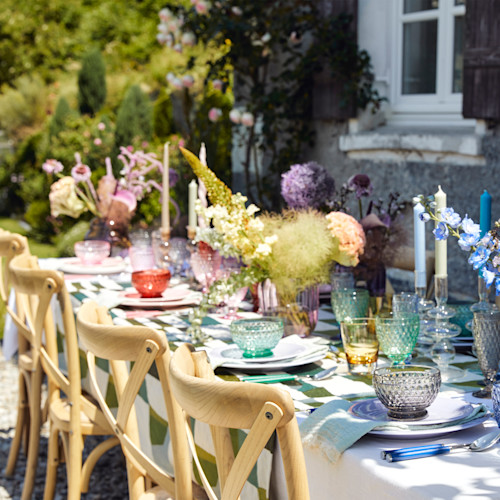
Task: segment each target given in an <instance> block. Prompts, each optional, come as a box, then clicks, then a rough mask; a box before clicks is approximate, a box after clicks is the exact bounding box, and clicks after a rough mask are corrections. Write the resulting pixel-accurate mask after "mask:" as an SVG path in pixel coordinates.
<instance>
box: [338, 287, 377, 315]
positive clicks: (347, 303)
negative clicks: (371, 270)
mask: <svg viewBox="0 0 500 500" xmlns="http://www.w3.org/2000/svg"><path fill="white" fill-rule="evenodd" d="M369 304H370V294H369V293H368V290H364V289H361V288H344V289H341V290H333V291H332V308H333V313H334V314H335V319H336V320H337V321H338V322H339V323H341V322H342V321H344V320H345V319H346V318H351V319H354V318H364V317H366V316H368V306H369Z"/></svg>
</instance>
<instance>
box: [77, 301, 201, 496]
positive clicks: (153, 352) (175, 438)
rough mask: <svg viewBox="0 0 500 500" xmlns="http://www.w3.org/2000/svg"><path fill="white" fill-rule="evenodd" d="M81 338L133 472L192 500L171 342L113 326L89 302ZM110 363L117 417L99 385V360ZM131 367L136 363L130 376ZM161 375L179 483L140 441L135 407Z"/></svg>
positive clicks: (81, 316) (81, 318) (80, 322)
mask: <svg viewBox="0 0 500 500" xmlns="http://www.w3.org/2000/svg"><path fill="white" fill-rule="evenodd" d="M77 329H78V335H79V338H80V340H81V342H82V344H83V345H84V347H85V348H86V349H87V361H88V366H89V377H90V380H91V383H92V386H93V389H94V391H95V394H94V395H95V397H96V398H97V400H98V402H99V405H100V406H101V409H102V411H103V413H104V415H105V416H106V418H107V420H108V422H109V424H110V425H111V427H112V428H113V429H114V431H115V434H116V435H117V436H118V438H119V439H120V442H121V445H122V449H123V452H124V454H125V456H126V457H127V459H128V460H129V461H130V462H132V464H133V466H134V467H135V468H136V469H137V470H139V471H141V472H142V474H143V475H146V474H147V475H148V476H149V477H150V478H151V479H152V480H153V481H154V482H155V483H156V484H158V485H159V486H160V487H161V488H162V489H164V490H166V491H167V492H168V493H169V494H171V495H175V498H176V499H178V500H188V499H189V500H192V498H193V485H192V481H191V471H192V467H191V461H190V457H189V448H188V445H187V440H186V435H185V431H184V425H185V418H184V416H183V413H182V410H181V408H180V407H179V405H178V404H177V402H176V401H175V400H174V399H173V397H172V394H171V390H170V375H169V373H168V366H169V363H170V349H169V346H168V342H167V339H166V336H165V334H164V333H163V332H159V331H157V330H154V329H152V328H148V327H145V326H119V325H114V324H113V322H112V319H111V317H110V316H109V314H108V311H107V309H106V308H104V307H102V306H99V305H98V304H96V303H95V302H92V301H89V302H86V303H84V304H83V305H82V307H81V308H80V310H79V311H78V314H77ZM96 357H97V358H101V359H106V360H108V361H109V362H110V365H111V370H112V374H113V378H114V381H115V388H116V393H117V399H118V413H117V414H116V417H115V416H114V414H113V413H112V412H111V410H110V408H109V406H108V404H107V402H106V400H105V397H104V396H103V394H102V392H101V390H100V389H99V386H98V382H97V379H96V363H95V358H96ZM126 361H133V362H134V364H133V367H132V369H131V370H130V372H129V370H128V369H127V366H126ZM153 364H155V365H156V370H157V373H158V376H159V379H160V383H161V387H162V390H163V397H164V401H165V407H166V411H167V419H168V426H169V432H170V438H171V442H172V449H173V456H174V474H175V481H174V478H172V477H171V476H170V475H169V474H167V473H166V472H165V471H164V470H163V469H162V468H161V467H160V466H159V465H158V464H156V463H155V462H154V461H153V460H151V459H150V458H149V457H148V456H147V455H146V454H145V453H144V452H143V451H142V449H141V447H140V444H139V439H138V435H137V433H138V431H137V418H136V415H135V411H134V402H135V399H136V397H137V395H138V393H139V389H140V387H141V385H142V384H143V382H144V380H145V377H146V375H147V373H148V372H149V369H150V368H151V367H152V366H153Z"/></svg>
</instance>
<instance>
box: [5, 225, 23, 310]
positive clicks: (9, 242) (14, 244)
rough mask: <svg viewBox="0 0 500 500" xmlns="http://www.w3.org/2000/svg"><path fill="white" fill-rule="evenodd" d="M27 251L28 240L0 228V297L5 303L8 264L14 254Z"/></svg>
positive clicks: (7, 293) (6, 297)
mask: <svg viewBox="0 0 500 500" xmlns="http://www.w3.org/2000/svg"><path fill="white" fill-rule="evenodd" d="M24 252H28V253H29V247H28V240H27V239H26V237H24V236H21V235H20V234H16V233H11V232H9V231H5V230H3V229H0V258H1V259H2V260H3V262H2V264H1V265H0V299H1V300H3V301H4V302H5V303H7V301H8V298H9V264H10V261H11V260H12V259H13V258H14V257H15V256H16V255H20V254H22V253H24Z"/></svg>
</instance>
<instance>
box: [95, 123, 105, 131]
mask: <svg viewBox="0 0 500 500" xmlns="http://www.w3.org/2000/svg"><path fill="white" fill-rule="evenodd" d="M97 128H98V129H99V130H105V129H106V124H105V123H103V122H99V123H98V124H97Z"/></svg>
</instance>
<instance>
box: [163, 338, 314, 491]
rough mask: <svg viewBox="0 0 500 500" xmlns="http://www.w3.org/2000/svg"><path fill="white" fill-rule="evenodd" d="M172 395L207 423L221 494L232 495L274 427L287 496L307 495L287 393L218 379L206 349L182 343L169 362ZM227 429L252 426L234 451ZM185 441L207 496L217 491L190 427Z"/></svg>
mask: <svg viewBox="0 0 500 500" xmlns="http://www.w3.org/2000/svg"><path fill="white" fill-rule="evenodd" d="M170 383H171V386H172V392H173V394H174V397H175V398H176V400H177V401H178V402H179V404H180V406H181V407H182V408H183V409H184V410H185V412H186V413H187V414H188V415H189V416H191V417H193V418H195V419H196V420H199V421H202V422H205V423H207V424H209V425H210V429H211V432H212V439H213V442H214V449H215V455H216V463H217V471H218V474H219V482H220V486H221V492H222V494H221V495H222V496H221V498H222V500H235V499H237V498H238V497H239V495H240V493H241V490H242V488H243V486H244V484H245V482H246V481H247V479H248V476H249V474H250V473H251V471H252V468H253V467H254V465H255V463H256V461H257V459H258V457H259V455H260V453H261V452H262V450H263V449H264V447H265V446H266V444H267V442H268V440H269V438H270V437H271V435H272V434H273V432H274V431H275V430H276V432H277V436H278V441H279V443H280V448H281V453H282V458H283V465H284V468H285V475H286V483H287V489H288V498H289V499H291V500H308V499H309V489H308V484H307V475H306V468H305V460H304V452H303V449H302V443H301V440H300V434H299V428H298V425H297V420H296V418H295V409H294V405H293V401H292V398H291V396H290V395H289V394H288V393H287V392H285V391H283V390H281V389H279V388H277V387H271V386H268V385H264V384H250V383H247V382H226V381H222V380H219V379H217V378H216V377H215V376H214V372H213V370H212V368H211V366H210V364H209V362H208V359H207V355H206V353H205V352H203V351H200V352H195V350H194V348H193V346H192V345H190V344H183V345H181V346H180V347H179V348H178V349H177V350H176V351H175V352H174V355H173V357H172V361H171V363H170ZM229 429H250V431H249V433H248V435H247V437H246V438H245V440H244V442H243V444H242V446H241V448H240V450H239V451H238V453H237V455H236V457H235V456H234V453H233V449H232V445H231V439H230V436H229ZM186 432H187V435H188V441H189V443H190V448H191V452H192V453H193V458H194V460H195V462H196V465H197V466H198V470H199V473H200V477H201V479H202V481H203V485H204V487H205V490H206V491H207V494H208V496H209V498H210V499H211V500H216V499H217V496H216V494H215V492H214V491H213V489H212V488H211V486H210V484H209V483H208V480H207V478H206V476H205V474H204V472H203V470H202V468H201V464H200V461H199V460H198V457H197V454H196V447H195V445H194V440H193V435H192V433H191V428H190V426H189V425H186Z"/></svg>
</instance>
